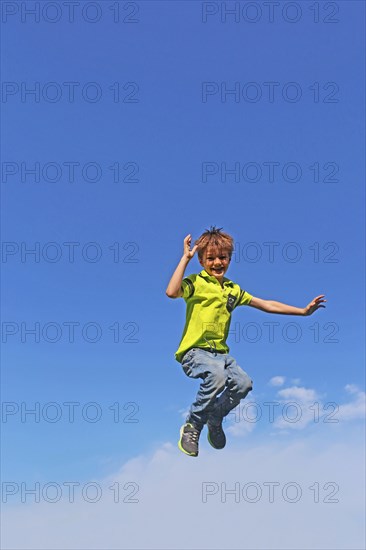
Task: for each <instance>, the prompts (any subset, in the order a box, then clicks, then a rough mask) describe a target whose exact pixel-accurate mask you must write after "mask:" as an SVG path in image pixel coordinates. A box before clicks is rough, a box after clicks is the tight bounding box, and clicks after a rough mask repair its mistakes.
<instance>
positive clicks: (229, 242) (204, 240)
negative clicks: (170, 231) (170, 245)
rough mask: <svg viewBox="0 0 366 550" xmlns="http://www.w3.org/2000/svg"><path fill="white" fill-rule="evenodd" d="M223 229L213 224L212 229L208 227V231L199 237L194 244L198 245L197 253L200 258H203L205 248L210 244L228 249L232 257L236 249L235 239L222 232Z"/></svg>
mask: <svg viewBox="0 0 366 550" xmlns="http://www.w3.org/2000/svg"><path fill="white" fill-rule="evenodd" d="M222 229H223V228H222V227H220V228H217V227H215V226H214V225H212V226H211V228H210V229H206V231H205V232H204V233H202V235H201V236H200V237H198V239H197V240H196V242H195V243H194V244H195V245H197V254H198V258H199V259H200V260H202V257H203V254H204V252H205V250H206V249H207V247H208V246H210V245H211V246H216V247H217V248H220V249H225V250H228V251H229V256H230V258H231V256H232V253H233V250H234V239H233V238H232V237H231V236H230V235H228V234H227V233H224V232H222V231H221V230H222Z"/></svg>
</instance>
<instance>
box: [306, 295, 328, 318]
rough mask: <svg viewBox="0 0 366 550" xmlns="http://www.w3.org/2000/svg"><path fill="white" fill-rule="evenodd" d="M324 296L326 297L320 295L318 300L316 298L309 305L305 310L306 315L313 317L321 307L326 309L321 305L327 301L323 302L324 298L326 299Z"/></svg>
mask: <svg viewBox="0 0 366 550" xmlns="http://www.w3.org/2000/svg"><path fill="white" fill-rule="evenodd" d="M324 296H325V294H320V296H317V297H316V298H314V300H312V301H311V302H310V304H308V305H307V306H306V307H305V308H304V315H312V314H313V313H314V311H316V310H317V309H319V308H320V307H324V308H325V306H322V305H321V304H322V303H323V302H326V300H322V298H324Z"/></svg>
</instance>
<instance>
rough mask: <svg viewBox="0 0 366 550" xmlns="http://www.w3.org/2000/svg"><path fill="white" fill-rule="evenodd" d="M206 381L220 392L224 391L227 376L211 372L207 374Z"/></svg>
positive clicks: (218, 372)
mask: <svg viewBox="0 0 366 550" xmlns="http://www.w3.org/2000/svg"><path fill="white" fill-rule="evenodd" d="M206 380H207V382H209V383H210V385H211V386H213V387H214V388H216V389H217V390H219V391H221V390H223V389H224V387H225V385H226V376H225V374H224V373H222V372H220V371H216V372H209V373H208V374H207V378H206Z"/></svg>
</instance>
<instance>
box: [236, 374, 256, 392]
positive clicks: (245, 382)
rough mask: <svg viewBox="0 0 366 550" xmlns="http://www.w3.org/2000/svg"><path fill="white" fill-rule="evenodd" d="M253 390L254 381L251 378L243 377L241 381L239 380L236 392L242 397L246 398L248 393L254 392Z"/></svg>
mask: <svg viewBox="0 0 366 550" xmlns="http://www.w3.org/2000/svg"><path fill="white" fill-rule="evenodd" d="M252 389H253V380H251V379H250V378H249V376H247V375H245V376H241V377H240V379H239V380H237V383H236V391H237V393H238V394H239V395H241V396H242V397H245V396H246V395H247V393H249V392H250V391H252Z"/></svg>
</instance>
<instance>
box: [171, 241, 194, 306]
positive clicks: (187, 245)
mask: <svg viewBox="0 0 366 550" xmlns="http://www.w3.org/2000/svg"><path fill="white" fill-rule="evenodd" d="M191 241H192V237H191V235H187V236H186V238H185V239H184V253H183V256H182V258H181V260H180V262H179V264H178V266H177V268H176V270H175V271H174V273H173V276H172V278H171V279H170V281H169V284H168V287H167V289H166V291H165V294H166V295H167V296H169V298H179V297H180V296H183V292H182V289H181V285H182V280H183V277H184V272H185V270H186V267H187V265H188V264H189V262H190V261H191V259H192V258H193V256H194V254H195V252H196V250H197V246H194V247H193V248H192V250H191Z"/></svg>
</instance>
